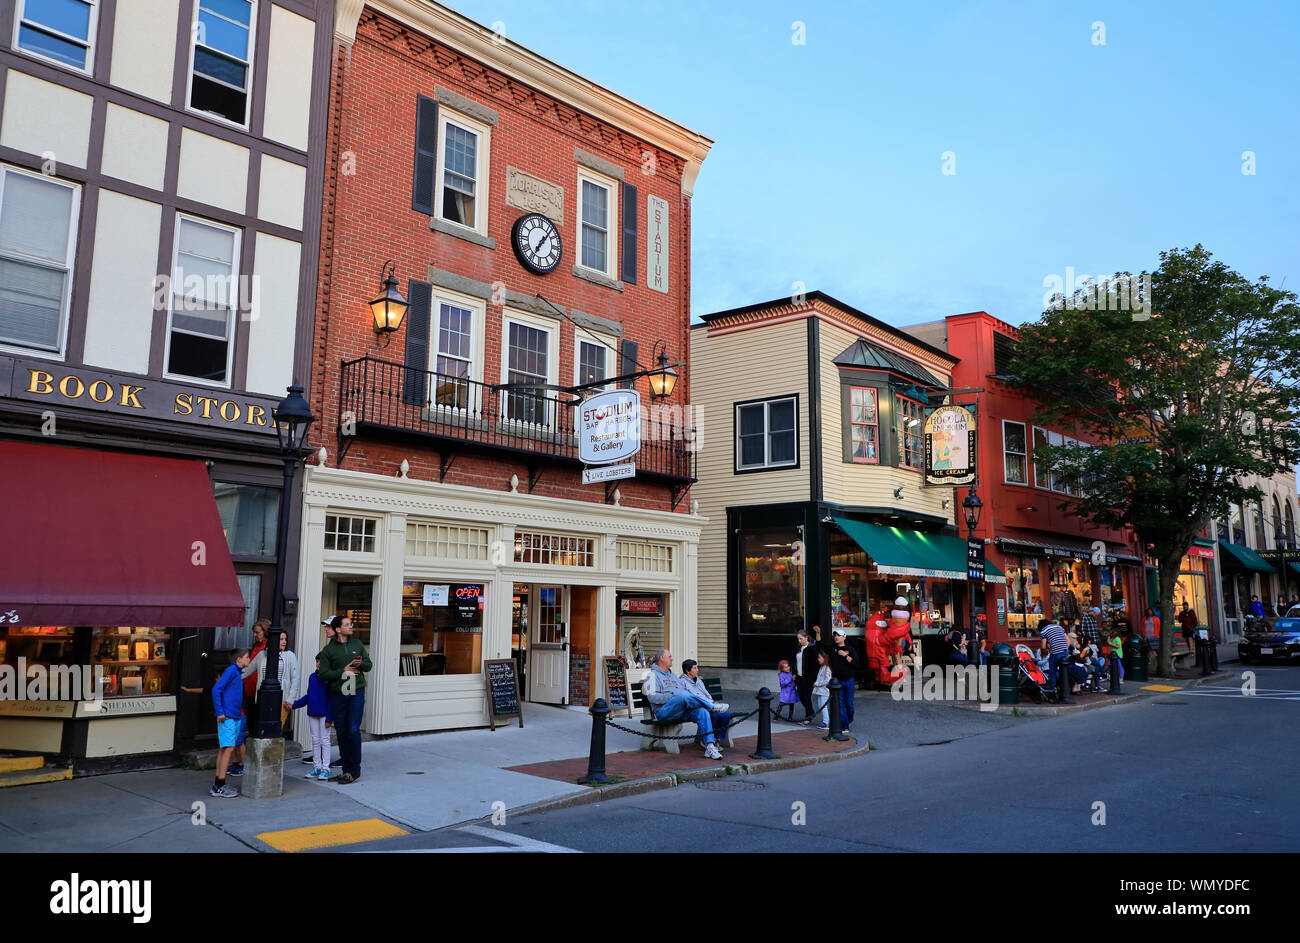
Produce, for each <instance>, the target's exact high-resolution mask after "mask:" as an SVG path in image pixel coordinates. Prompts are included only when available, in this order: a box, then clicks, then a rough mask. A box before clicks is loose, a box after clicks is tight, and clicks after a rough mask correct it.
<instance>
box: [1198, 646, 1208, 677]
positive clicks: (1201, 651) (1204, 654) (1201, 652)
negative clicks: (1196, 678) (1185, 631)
mask: <svg viewBox="0 0 1300 943" xmlns="http://www.w3.org/2000/svg"><path fill="white" fill-rule="evenodd" d="M1196 657H1197V659H1198V660H1199V661H1200V663H1201V674H1203V675H1207V674H1209V673H1210V643H1209V642H1207V641H1205V640H1204V639H1199V638H1198V639H1197V640H1196Z"/></svg>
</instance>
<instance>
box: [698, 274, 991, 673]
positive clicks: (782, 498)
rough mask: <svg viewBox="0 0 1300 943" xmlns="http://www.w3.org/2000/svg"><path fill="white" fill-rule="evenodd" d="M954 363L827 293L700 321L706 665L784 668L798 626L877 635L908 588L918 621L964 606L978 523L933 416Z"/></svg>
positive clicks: (944, 621)
mask: <svg viewBox="0 0 1300 943" xmlns="http://www.w3.org/2000/svg"><path fill="white" fill-rule="evenodd" d="M955 362H956V360H955V358H953V357H951V356H950V355H949V354H947V353H946V352H944V351H942V350H940V349H938V348H935V347H932V346H930V345H928V344H926V343H924V342H922V341H919V340H917V339H916V338H915V337H912V336H911V335H908V334H906V333H904V332H902V331H900V330H898V329H897V328H894V327H891V326H889V325H887V324H885V323H883V322H881V321H879V320H877V319H875V318H873V317H871V316H869V315H867V314H865V313H863V312H861V311H858V310H856V309H854V308H852V307H850V306H848V305H845V304H843V303H842V302H839V301H836V300H835V299H834V298H831V297H829V296H827V295H825V294H823V293H821V292H811V293H808V294H807V295H806V297H803V298H798V299H793V300H792V299H782V300H777V301H772V302H767V303H763V304H757V305H752V306H749V307H745V308H737V309H734V310H729V311H721V312H717V313H714V314H709V315H705V316H704V318H703V323H701V324H696V325H693V326H692V330H691V394H692V399H693V402H694V405H695V406H696V408H697V410H698V416H699V417H700V418H699V426H700V433H699V435H700V440H699V443H698V459H697V460H698V471H697V474H698V477H699V482H698V483H697V484H696V485H695V487H694V489H693V491H694V494H695V496H696V499H697V500H698V501H699V504H700V513H701V514H702V515H703V516H704V517H706V518H707V519H708V524H707V525H706V527H705V528H704V532H703V534H702V536H701V538H700V570H699V584H700V590H699V626H700V627H699V649H700V656H699V657H700V660H701V662H702V663H703V664H704V665H708V666H717V667H731V668H767V669H773V670H774V669H775V666H776V664H777V662H778V661H779V660H780V659H781V658H788V657H789V656H790V654H791V651H792V648H793V636H794V632H795V631H796V630H797V629H799V628H803V627H805V626H807V627H811V626H813V625H820V626H821V627H822V629H823V638H826V639H829V637H830V631H831V628H832V627H836V626H842V627H844V628H845V630H846V632H847V633H848V634H849V635H850V636H856V635H861V634H862V630H863V625H864V623H865V621H866V617H867V615H868V614H869V613H870V612H871V611H873V610H874V609H875V608H876V607H878V606H880V605H882V604H888V603H892V601H893V600H894V599H895V598H896V596H897V595H899V594H900V593H901V594H903V595H906V596H908V598H909V601H910V602H911V604H912V609H913V612H914V613H916V614H917V622H915V623H914V627H915V629H916V631H917V632H918V634H937V633H938V632H940V631H942V628H943V627H944V626H946V625H948V624H951V623H952V622H953V620H954V618H955V617H956V616H957V613H958V612H959V611H961V607H962V605H964V603H963V600H964V599H965V596H964V590H963V586H964V581H965V562H964V561H965V540H964V539H960V540H959V539H958V538H957V537H956V536H955V535H956V533H957V531H956V529H955V526H954V521H955V520H956V516H955V508H954V506H953V505H954V502H953V500H952V498H953V489H952V488H922V487H921V471H920V467H921V435H920V433H921V423H922V422H923V421H924V415H923V410H924V408H925V405H926V403H927V401H928V402H929V403H930V404H931V405H938V404H939V403H941V402H943V401H944V395H945V394H944V393H943V391H944V390H946V389H947V388H948V387H949V386H950V379H951V371H952V366H953V364H954V363H955ZM990 577H991V578H992V579H996V578H997V575H996V574H991V575H990Z"/></svg>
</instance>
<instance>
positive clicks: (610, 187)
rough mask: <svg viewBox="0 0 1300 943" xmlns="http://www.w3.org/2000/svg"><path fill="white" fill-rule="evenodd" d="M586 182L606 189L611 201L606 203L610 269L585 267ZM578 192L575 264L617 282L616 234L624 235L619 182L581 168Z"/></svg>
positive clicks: (606, 252) (606, 241) (579, 170)
mask: <svg viewBox="0 0 1300 943" xmlns="http://www.w3.org/2000/svg"><path fill="white" fill-rule="evenodd" d="M584 180H587V181H590V182H591V183H593V184H595V185H596V186H598V187H604V188H605V191H606V192H607V193H608V194H609V199H608V200H607V201H606V206H607V208H608V210H609V218H608V219H607V220H606V221H605V222H606V227H605V245H606V251H605V261H606V262H608V263H609V268H608V269H606V270H601V269H598V268H592V267H591V266H590V265H585V264H584V263H583V261H582V182H583V181H584ZM577 191H578V192H577V194H576V195H577V200H576V201H575V202H576V203H577V205H578V206H577V208H578V211H577V213H575V214H574V216H575V217H576V218H575V221H574V243H573V264H574V265H576V266H577V267H578V268H580V269H584V270H586V271H588V272H595V273H596V274H597V275H604V276H605V277H606V278H612V279H614V280H615V281H617V280H618V273H619V271H620V270H619V267H618V242H619V240H618V238H616V234H621V233H622V230H621V229H619V225H618V219H619V215H618V208H619V203H620V197H621V195H622V194H621V187H620V186H619V182H618V181H617V180H614V179H613V178H612V177H606V176H604V175H603V174H598V173H596V172H595V171H594V170H588V169H587V168H586V167H579V168H578V184H577Z"/></svg>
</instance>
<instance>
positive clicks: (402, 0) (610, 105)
mask: <svg viewBox="0 0 1300 943" xmlns="http://www.w3.org/2000/svg"><path fill="white" fill-rule="evenodd" d="M364 6H368V7H370V8H371V9H372V10H375V11H376V12H378V13H380V14H383V15H385V16H388V17H391V18H393V19H395V20H397V21H399V22H401V23H404V24H407V25H409V26H411V27H414V28H415V29H418V30H420V31H421V32H424V33H426V34H427V35H428V36H429V37H430V38H432V39H434V40H437V41H442V42H446V43H447V44H448V45H449V46H452V47H454V48H455V49H457V50H460V51H461V52H463V53H465V54H466V55H468V56H471V57H472V58H474V59H476V60H478V61H479V62H481V63H483V64H484V65H486V66H488V67H489V68H492V69H495V70H497V71H499V72H501V73H503V74H505V75H508V76H512V77H514V78H517V79H519V80H520V81H522V82H524V83H526V84H527V85H530V86H531V87H533V88H534V89H536V90H538V91H540V92H543V93H545V94H547V95H550V96H552V97H554V98H556V99H558V100H559V101H562V102H564V103H565V104H568V105H571V106H573V107H574V108H578V109H580V110H581V111H585V112H586V113H587V114H589V115H591V116H592V117H594V118H598V119H600V120H602V121H606V122H608V123H609V124H611V125H613V126H614V127H616V128H620V129H622V130H624V131H627V132H629V133H631V134H633V135H635V136H637V137H639V138H641V139H642V140H644V141H646V142H647V143H650V144H653V145H655V146H657V147H660V148H662V149H664V150H665V151H667V152H668V153H670V154H674V155H676V156H677V157H679V158H681V159H682V160H683V161H684V166H683V169H682V184H681V186H682V192H683V193H684V194H685V195H686V196H691V195H692V194H693V193H694V190H695V178H696V177H697V176H698V174H699V172H700V164H701V163H702V162H703V161H704V158H705V157H706V156H707V155H708V153H709V149H710V148H711V147H712V146H713V140H712V139H711V138H708V137H706V136H704V135H703V134H700V133H698V132H696V131H692V130H691V129H689V128H687V127H684V126H683V125H680V124H677V123H676V122H675V121H671V120H669V119H668V118H665V117H664V116H663V115H660V114H658V113H657V112H654V111H651V110H650V109H649V108H646V107H645V106H644V105H639V104H637V103H636V102H634V101H632V100H631V99H629V98H625V97H623V96H622V95H619V94H618V93H616V92H613V91H611V90H610V89H607V88H605V87H603V86H601V85H597V84H596V83H595V82H592V81H590V80H588V79H585V78H583V77H582V76H580V75H578V74H576V73H574V72H570V71H569V70H568V69H566V68H564V67H563V66H560V65H558V64H556V63H554V62H551V61H550V60H549V59H546V58H544V57H542V56H540V55H538V54H537V53H535V52H533V51H531V50H529V49H527V48H525V47H523V46H520V45H519V44H517V43H515V42H512V41H511V40H509V39H506V38H505V37H504V36H498V34H496V33H493V32H492V31H491V30H489V29H488V28H487V27H485V26H482V25H480V24H478V23H475V22H474V21H473V20H471V19H469V18H468V17H465V16H461V15H460V14H459V13H456V12H455V11H453V10H449V9H447V8H446V7H444V6H440V5H439V4H436V3H433V2H432V0H335V20H334V24H335V37H336V38H337V39H338V40H339V42H342V43H346V44H348V45H351V44H352V43H353V42H355V41H356V35H357V25H358V23H359V22H360V19H361V12H362V7H364Z"/></svg>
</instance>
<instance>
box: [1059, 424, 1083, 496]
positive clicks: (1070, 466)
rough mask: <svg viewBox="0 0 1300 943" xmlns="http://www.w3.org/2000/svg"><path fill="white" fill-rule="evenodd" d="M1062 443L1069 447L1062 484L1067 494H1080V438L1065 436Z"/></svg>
mask: <svg viewBox="0 0 1300 943" xmlns="http://www.w3.org/2000/svg"><path fill="white" fill-rule="evenodd" d="M1061 444H1062V445H1064V446H1065V447H1066V448H1067V449H1069V457H1068V458H1067V459H1066V466H1065V474H1064V475H1063V476H1062V477H1063V478H1064V479H1065V480H1064V482H1062V484H1063V487H1064V488H1065V493H1066V494H1071V495H1078V494H1079V493H1080V490H1081V489H1080V480H1079V440H1078V439H1071V438H1070V437H1069V436H1064V437H1063V438H1062V439H1061Z"/></svg>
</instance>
